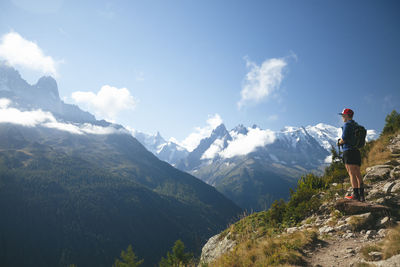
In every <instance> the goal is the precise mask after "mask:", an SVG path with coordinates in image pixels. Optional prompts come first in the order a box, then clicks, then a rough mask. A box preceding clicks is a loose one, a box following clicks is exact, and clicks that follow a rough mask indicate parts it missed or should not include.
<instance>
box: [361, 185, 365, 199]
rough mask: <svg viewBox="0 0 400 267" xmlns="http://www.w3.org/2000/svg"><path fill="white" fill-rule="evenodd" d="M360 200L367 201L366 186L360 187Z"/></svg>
mask: <svg viewBox="0 0 400 267" xmlns="http://www.w3.org/2000/svg"><path fill="white" fill-rule="evenodd" d="M360 201H361V202H365V196H364V187H361V188H360Z"/></svg>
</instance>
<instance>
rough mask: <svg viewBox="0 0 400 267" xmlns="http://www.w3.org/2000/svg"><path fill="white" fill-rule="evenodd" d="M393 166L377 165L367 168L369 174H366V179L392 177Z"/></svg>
mask: <svg viewBox="0 0 400 267" xmlns="http://www.w3.org/2000/svg"><path fill="white" fill-rule="evenodd" d="M391 170H392V166H390V165H375V166H373V167H369V168H367V170H366V171H367V174H365V176H364V180H371V181H380V180H385V179H387V178H389V177H390V171H391Z"/></svg>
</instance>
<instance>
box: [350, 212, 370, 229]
mask: <svg viewBox="0 0 400 267" xmlns="http://www.w3.org/2000/svg"><path fill="white" fill-rule="evenodd" d="M371 220H372V217H369V218H368V217H362V216H360V215H353V216H351V217H350V218H349V224H350V226H351V229H352V230H353V231H358V230H361V229H364V228H365V227H367V226H368V225H369V224H370V222H371Z"/></svg>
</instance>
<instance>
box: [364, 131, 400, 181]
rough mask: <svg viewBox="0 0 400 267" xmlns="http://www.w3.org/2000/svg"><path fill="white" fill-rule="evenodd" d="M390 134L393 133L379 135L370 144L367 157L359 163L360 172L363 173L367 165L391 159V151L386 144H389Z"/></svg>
mask: <svg viewBox="0 0 400 267" xmlns="http://www.w3.org/2000/svg"><path fill="white" fill-rule="evenodd" d="M392 136H393V135H385V136H381V137H380V138H379V139H377V140H376V141H374V142H373V143H372V144H371V148H370V149H369V151H368V153H367V157H365V158H364V159H363V162H362V164H361V172H363V173H365V170H366V168H367V167H369V166H374V165H379V164H383V163H385V162H386V161H389V160H390V159H391V157H390V155H391V153H390V151H389V149H388V148H387V146H388V145H389V142H390V138H391V137H392Z"/></svg>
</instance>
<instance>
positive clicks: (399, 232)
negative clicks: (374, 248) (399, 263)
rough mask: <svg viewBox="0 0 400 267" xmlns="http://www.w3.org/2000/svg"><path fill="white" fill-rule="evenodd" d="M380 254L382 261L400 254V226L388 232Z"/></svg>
mask: <svg viewBox="0 0 400 267" xmlns="http://www.w3.org/2000/svg"><path fill="white" fill-rule="evenodd" d="M382 252H383V258H384V259H388V258H390V257H392V256H394V255H397V254H400V225H398V226H396V227H395V228H392V229H391V230H390V231H389V232H388V234H387V235H386V237H385V239H384V241H383V245H382Z"/></svg>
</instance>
